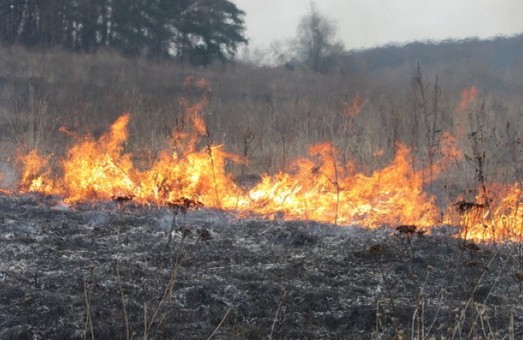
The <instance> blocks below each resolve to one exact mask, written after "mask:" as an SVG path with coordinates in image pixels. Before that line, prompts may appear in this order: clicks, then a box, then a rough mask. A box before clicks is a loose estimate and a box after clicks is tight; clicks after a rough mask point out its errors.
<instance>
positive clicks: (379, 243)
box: [0, 195, 523, 339]
mask: <svg viewBox="0 0 523 340" xmlns="http://www.w3.org/2000/svg"><path fill="white" fill-rule="evenodd" d="M0 207H1V209H2V212H3V216H2V233H1V234H0V235H1V239H2V244H3V245H4V246H3V247H2V248H1V250H0V259H1V265H0V273H1V281H0V285H1V290H2V297H1V299H0V307H1V308H0V311H1V312H0V329H1V331H0V337H1V338H2V339H32V338H34V337H41V338H52V339H77V338H78V339H83V338H88V339H90V338H95V339H107V338H112V339H116V338H126V337H130V338H154V339H158V338H183V339H201V338H216V339H266V338H274V339H280V338H302V339H303V338H323V339H325V338H351V339H391V338H394V337H395V338H398V339H407V338H411V337H412V338H416V339H423V338H425V337H431V336H435V337H437V338H444V337H447V338H478V339H479V338H483V339H487V338H489V339H490V338H495V339H502V338H509V339H512V338H515V337H516V335H518V334H521V333H522V332H523V328H522V327H523V326H522V325H523V317H522V315H523V314H522V313H523V310H522V308H521V296H522V295H521V293H522V292H521V289H522V282H523V274H522V272H521V267H522V265H523V252H522V249H521V246H520V245H516V244H497V245H495V244H482V245H477V244H475V243H473V242H464V241H463V240H460V239H456V238H454V237H452V236H453V235H455V234H456V233H457V232H458V230H457V228H455V227H454V228H451V227H440V228H439V229H437V231H435V232H434V233H433V234H432V235H427V236H421V235H417V234H414V235H410V234H406V233H402V232H401V231H397V230H395V229H393V228H379V229H377V230H369V229H366V228H360V227H356V226H347V227H344V228H340V227H336V226H333V225H326V224H319V223H315V222H307V221H294V222H285V221H274V220H272V221H267V220H263V219H246V218H243V219H238V218H236V217H235V216H234V215H231V214H226V213H223V212H220V211H213V210H208V209H203V210H198V211H190V212H188V213H187V214H186V215H175V214H174V213H173V211H172V210H170V209H150V208H149V209H145V208H143V207H141V208H140V207H137V206H133V205H132V204H127V205H125V206H123V207H121V208H120V209H119V208H118V206H117V204H115V203H103V204H102V203H100V204H97V205H94V206H93V205H78V206H76V207H75V209H66V208H65V207H64V206H63V204H62V203H61V201H60V200H58V199H56V198H52V197H42V196H34V195H29V196H22V197H1V201H0ZM173 219H174V220H173ZM171 232H172V234H171ZM169 235H171V236H169Z"/></svg>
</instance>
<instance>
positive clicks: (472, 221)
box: [448, 183, 523, 242]
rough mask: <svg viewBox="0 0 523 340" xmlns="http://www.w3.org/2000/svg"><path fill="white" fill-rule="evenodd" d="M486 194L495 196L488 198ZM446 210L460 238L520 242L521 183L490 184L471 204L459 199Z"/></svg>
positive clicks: (522, 215) (522, 229) (522, 226)
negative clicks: (452, 207)
mask: <svg viewBox="0 0 523 340" xmlns="http://www.w3.org/2000/svg"><path fill="white" fill-rule="evenodd" d="M489 193H495V195H490V196H491V197H490V196H489ZM454 206H455V208H456V209H454V210H449V216H448V218H449V220H448V222H449V223H452V224H455V225H461V226H462V230H461V233H460V236H461V237H463V238H465V239H472V240H476V241H477V240H494V241H514V242H521V241H522V240H523V197H522V189H521V184H520V183H514V184H512V185H505V184H501V183H493V184H490V185H489V186H488V188H486V190H485V192H483V190H482V192H481V193H480V194H478V195H476V198H475V200H474V202H466V201H464V200H460V201H458V202H456V203H455V204H454Z"/></svg>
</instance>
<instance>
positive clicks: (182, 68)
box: [0, 48, 523, 339]
mask: <svg viewBox="0 0 523 340" xmlns="http://www.w3.org/2000/svg"><path fill="white" fill-rule="evenodd" d="M0 53H1V54H2V56H3V58H2V60H0V145H1V146H2V154H0V173H1V178H0V179H1V181H0V189H1V195H2V196H1V197H0V209H1V211H2V213H3V215H2V221H1V226H0V237H1V239H2V242H3V243H4V244H5V245H7V246H6V247H2V249H1V250H0V259H1V263H2V264H1V267H0V287H1V290H2V292H4V294H2V297H1V300H0V304H1V306H0V310H1V311H2V312H0V329H2V331H1V332H2V333H0V337H1V338H8V339H9V338H13V339H15V338H34V337H35V336H36V337H43V338H172V337H180V338H202V337H205V338H207V337H209V338H213V337H215V338H237V339H253V338H369V339H386V338H397V339H406V338H417V339H424V338H431V337H433V336H434V337H436V338H443V337H447V338H455V339H459V338H478V339H479V338H496V339H497V338H508V339H512V338H515V337H519V336H520V335H521V334H523V329H522V328H521V326H520V325H521V324H522V320H523V310H521V301H520V300H521V296H522V292H521V289H522V283H523V250H522V249H521V237H522V232H523V215H522V208H523V202H522V200H521V176H522V175H523V166H522V165H523V163H522V156H523V155H522V151H523V147H522V145H521V140H522V138H523V136H522V134H521V131H523V126H522V121H521V119H520V117H521V107H523V106H522V104H523V103H522V98H521V96H520V93H521V89H522V88H523V86H522V84H520V83H521V81H520V80H519V79H523V78H520V77H518V75H519V74H520V73H521V68H520V67H519V65H520V61H518V62H516V63H505V64H501V66H500V65H495V66H492V67H491V66H490V65H483V64H481V62H479V61H477V60H476V62H474V60H472V61H471V60H468V61H463V60H458V61H456V60H453V61H448V63H447V64H445V63H444V61H441V62H434V61H432V62H429V63H426V64H424V63H423V62H420V61H419V60H418V61H412V60H408V61H405V62H404V63H403V64H398V65H393V66H380V67H377V66H376V65H374V66H373V60H372V59H369V60H367V61H366V62H361V60H362V58H363V57H364V56H365V53H364V52H361V53H360V54H356V55H354V56H353V59H354V60H359V61H358V62H357V63H356V62H355V63H354V64H347V65H346V67H340V68H339V69H338V70H337V71H336V72H332V73H324V74H323V73H313V72H310V71H308V70H306V69H302V68H299V67H298V68H296V67H294V66H292V65H285V66H279V67H255V66H252V65H246V64H241V63H234V64H228V65H213V66H211V67H208V68H195V67H190V66H187V65H184V64H179V63H173V62H167V61H151V60H144V59H124V58H122V57H121V56H119V55H116V54H114V53H111V52H108V51H100V52H98V53H96V54H92V55H83V54H70V53H66V52H63V51H58V50H57V51H48V52H39V51H27V50H25V49H21V48H9V49H4V48H1V49H0ZM363 59H364V58H363ZM516 59H517V58H516ZM478 60H481V58H478ZM517 60H519V59H517ZM362 65H363V66H362ZM365 65H367V66H365ZM369 65H370V66H369ZM291 66H292V67H291Z"/></svg>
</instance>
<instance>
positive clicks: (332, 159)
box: [19, 82, 523, 241]
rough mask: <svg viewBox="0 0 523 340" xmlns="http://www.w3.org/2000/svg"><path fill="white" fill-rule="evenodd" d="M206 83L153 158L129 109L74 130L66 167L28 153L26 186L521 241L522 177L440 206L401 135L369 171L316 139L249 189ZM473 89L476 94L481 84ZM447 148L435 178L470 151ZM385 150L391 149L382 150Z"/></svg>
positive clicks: (74, 195)
mask: <svg viewBox="0 0 523 340" xmlns="http://www.w3.org/2000/svg"><path fill="white" fill-rule="evenodd" d="M197 90H198V91H203V92H204V98H203V100H201V101H199V102H196V103H192V102H189V101H186V100H182V101H181V102H180V104H181V106H182V107H183V109H184V116H183V117H182V118H180V123H179V124H177V125H176V126H175V128H174V129H173V131H172V132H171V135H170V148H169V149H166V150H163V151H162V152H160V154H159V156H158V157H157V159H156V160H154V161H153V162H152V163H151V165H150V166H149V167H146V168H140V169H138V168H137V167H135V165H134V163H133V158H134V156H133V154H132V153H130V152H128V151H127V150H126V141H127V138H128V131H127V129H128V125H129V122H130V120H131V115H130V114H129V113H125V114H123V115H122V116H120V117H119V118H118V119H116V121H115V122H114V123H113V124H112V125H111V127H110V128H109V130H108V131H107V132H106V133H104V134H103V135H102V136H101V137H99V138H98V139H96V138H93V137H92V136H85V137H82V138H80V137H78V136H76V134H74V133H71V134H70V136H72V137H73V138H74V139H75V140H76V143H74V144H73V145H72V146H71V147H70V148H69V149H68V151H67V153H66V155H65V157H64V158H63V159H62V160H60V161H59V162H58V163H57V164H59V169H58V171H57V172H53V171H52V170H51V168H52V167H51V166H50V157H49V156H46V157H44V156H40V155H39V154H38V153H37V152H36V151H34V150H33V151H30V152H28V153H27V154H25V155H22V156H20V157H19V163H20V165H21V176H20V185H19V190H20V191H21V192H41V193H45V194H54V195H60V196H62V197H63V198H64V200H65V201H66V202H68V203H74V202H79V201H88V200H111V199H115V198H126V199H132V200H134V201H136V202H139V203H144V204H155V205H168V204H170V203H172V202H176V201H177V200H179V199H180V198H182V197H186V198H189V199H192V200H195V201H198V202H202V203H203V205H205V206H207V207H212V208H218V209H226V210H233V211H235V212H237V213H238V214H239V215H247V214H252V213H255V214H257V215H260V216H265V217H270V218H282V219H288V220H290V219H293V220H295V219H299V220H314V221H320V222H327V223H333V224H336V225H351V224H353V225H358V226H365V227H369V228H376V227H378V226H383V225H389V226H399V225H409V226H411V225H415V226H417V227H423V228H430V227H433V226H435V225H441V224H442V223H446V224H451V225H455V226H459V227H460V230H461V234H460V236H461V237H463V238H467V239H474V240H510V241H515V240H517V241H520V240H521V236H522V233H523V232H522V230H523V216H522V208H523V205H522V204H523V203H522V200H521V190H522V189H521V184H520V183H516V184H513V185H509V186H507V185H502V184H499V183H498V184H491V185H489V186H488V187H484V188H483V189H482V190H481V191H480V194H478V195H477V197H476V198H475V200H474V201H473V202H466V201H463V200H461V201H458V202H455V203H454V204H452V205H450V206H449V207H447V208H445V207H443V208H442V207H438V206H437V205H436V199H435V197H433V196H431V195H429V194H428V193H427V192H426V191H425V190H424V186H425V185H426V184H428V183H425V182H424V180H426V176H423V173H424V171H426V169H421V170H416V169H414V168H413V165H412V164H413V163H414V162H413V160H412V155H411V152H410V150H409V149H408V148H407V147H406V146H404V145H402V144H397V146H396V150H395V151H396V152H395V155H394V158H393V159H392V160H391V161H390V163H389V164H388V165H386V166H384V167H383V168H381V169H376V170H374V171H373V172H371V173H367V174H365V173H360V172H356V171H355V169H357V168H358V166H356V165H355V164H354V163H352V162H346V161H341V159H344V158H343V157H340V155H339V154H338V150H336V148H335V147H334V146H333V145H332V144H331V143H320V144H316V145H313V146H311V147H309V150H308V154H307V155H306V156H305V157H303V158H300V159H297V160H295V161H294V163H292V165H291V166H290V167H289V170H288V171H281V172H278V173H276V174H274V175H269V174H265V175H262V176H261V181H260V183H258V184H257V185H255V186H254V187H253V188H252V189H250V190H245V189H243V188H241V187H240V186H238V185H237V184H236V183H235V181H234V180H233V179H232V176H231V174H229V173H227V171H226V165H227V164H228V163H229V162H238V163H241V162H245V160H244V159H243V158H242V157H240V156H237V155H234V154H230V153H227V152H226V151H225V148H224V147H223V146H222V145H216V144H214V143H213V141H212V136H211V134H210V133H209V131H208V129H207V127H206V125H205V121H204V119H203V118H202V116H201V113H202V112H203V110H204V109H205V107H206V104H207V93H208V92H209V91H210V87H209V86H208V84H207V83H206V82H198V83H197ZM466 93H467V95H466V96H465V97H467V98H469V97H470V96H471V94H475V93H476V90H475V88H474V90H467V91H466ZM358 102H359V103H360V104H357V103H358ZM354 103H356V104H357V105H356V104H354ZM362 103H363V101H362V100H355V101H354V102H353V104H354V105H352V106H355V105H356V106H358V107H359V109H358V111H359V110H361V105H362ZM467 105H468V104H467ZM351 112H352V111H351ZM440 147H441V157H440V158H439V159H436V160H435V162H434V164H432V168H431V171H432V173H433V175H434V177H436V176H437V175H438V174H440V173H441V172H442V171H444V170H445V169H446V167H448V165H449V164H450V163H451V162H453V161H457V160H459V159H460V158H461V157H462V153H461V151H460V150H459V148H458V147H457V146H456V140H455V138H454V137H453V136H452V135H450V134H448V133H444V134H443V135H442V138H441V140H440ZM383 155H384V152H383V150H378V151H376V152H375V154H374V156H375V157H383ZM431 177H432V176H431ZM442 210H446V211H442ZM441 216H444V219H443V220H442V219H441Z"/></svg>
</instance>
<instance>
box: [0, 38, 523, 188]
mask: <svg viewBox="0 0 523 340" xmlns="http://www.w3.org/2000/svg"><path fill="white" fill-rule="evenodd" d="M0 53H1V54H2V55H3V56H4V57H3V58H2V59H1V60H0V127H1V130H0V132H1V135H0V143H1V144H2V145H4V146H9V147H4V150H6V154H5V155H3V158H4V160H5V159H7V158H8V157H10V156H9V155H10V154H11V150H13V149H14V148H15V147H19V146H20V145H23V146H25V147H27V148H36V149H38V150H41V151H43V152H46V153H54V154H60V153H61V152H63V151H64V150H63V149H64V146H65V145H67V144H68V143H70V142H71V141H72V140H73V139H72V138H70V137H68V136H66V135H64V134H63V133H61V132H59V128H60V127H66V128H67V130H68V131H70V132H72V133H73V134H76V135H80V136H81V135H84V134H87V133H92V134H94V135H99V134H100V133H101V132H102V131H104V129H105V128H106V127H107V126H108V125H109V124H110V123H111V122H112V121H113V120H114V119H115V118H116V117H117V116H119V115H120V114H122V113H123V112H130V113H131V114H132V122H131V126H130V133H131V136H130V139H129V142H128V144H127V148H128V149H129V151H132V152H135V153H136V154H137V155H138V157H137V158H138V159H137V162H139V163H140V164H143V166H146V165H147V162H150V160H151V159H153V158H154V157H155V155H156V153H157V152H158V151H159V150H161V149H163V148H165V147H166V145H167V144H166V143H167V139H168V136H169V134H170V129H171V128H172V127H174V126H175V124H176V121H177V119H179V118H180V117H181V115H182V109H181V108H180V105H179V101H180V98H182V97H185V98H189V99H191V98H194V97H197V96H198V95H199V93H198V91H193V90H191V89H187V88H184V86H183V83H184V79H185V78H186V77H188V76H192V77H194V78H196V79H197V78H205V79H208V80H209V82H210V84H211V86H212V93H211V95H210V98H209V104H208V107H207V109H206V112H204V116H205V118H206V120H207V123H208V126H209V131H210V133H211V134H212V138H213V141H214V142H216V143H223V144H225V145H226V147H227V149H228V150H229V151H232V152H235V153H237V154H241V155H245V156H247V157H248V158H249V160H250V163H249V165H248V166H244V165H242V166H240V165H238V166H235V167H234V168H232V169H230V170H232V171H233V172H235V173H237V174H240V173H242V174H244V173H262V172H275V171H278V170H281V169H286V168H288V167H289V166H290V165H291V163H292V160H293V159H295V158H296V157H298V156H301V155H304V154H305V153H306V150H307V146H308V145H311V144H313V143H317V142H321V141H332V142H333V143H334V145H335V146H336V147H337V148H338V149H339V152H340V154H341V155H342V158H343V160H355V161H357V162H358V163H359V164H361V165H360V166H359V168H358V170H361V171H366V172H368V171H372V170H373V169H375V168H376V167H380V166H382V165H383V164H386V163H387V162H388V161H389V160H390V159H391V157H392V155H393V153H394V148H395V145H396V143H397V142H402V143H404V144H406V145H407V146H409V147H412V148H413V150H414V153H415V155H416V158H415V160H416V161H415V162H416V163H415V166H416V168H418V169H419V168H422V167H424V166H426V165H427V164H429V163H431V162H433V158H434V157H436V156H437V155H434V146H435V144H436V142H437V141H438V139H439V137H440V135H439V134H440V133H441V131H449V132H451V133H453V134H455V135H456V134H457V135H459V136H458V137H459V141H458V142H459V144H460V146H461V147H462V149H463V150H464V152H465V154H467V153H468V156H470V157H473V156H471V155H472V153H473V150H472V143H471V140H470V138H469V135H470V133H472V132H475V131H474V130H477V129H478V126H477V124H476V125H474V124H472V123H471V122H473V121H474V119H475V117H476V116H477V115H478V114H480V115H481V117H480V120H481V124H482V126H481V127H482V128H483V129H484V131H485V134H484V136H483V139H482V141H481V143H482V145H481V147H482V148H483V149H485V153H486V154H485V159H486V160H487V161H486V163H485V164H483V165H482V167H483V171H484V176H485V178H487V179H501V180H507V179H510V180H513V179H514V178H519V177H520V176H521V169H520V166H517V164H519V160H520V157H521V152H522V151H521V147H520V144H519V141H520V140H521V139H522V136H521V131H522V130H523V129H522V126H521V125H522V124H523V123H522V121H521V119H519V117H520V113H521V112H520V111H521V109H520V107H523V105H522V104H523V103H522V99H521V97H520V96H518V95H515V94H513V93H515V92H517V91H513V92H510V93H500V92H498V91H497V90H496V89H497V87H495V86H494V85H491V84H496V82H497V83H499V82H503V79H504V78H503V77H504V76H503V75H500V74H490V73H489V70H488V68H486V69H483V70H482V72H481V73H480V74H475V76H474V77H470V76H466V74H467V72H469V71H470V72H473V71H474V69H475V68H476V66H475V65H474V63H471V65H470V67H469V68H467V66H466V65H461V68H460V69H452V68H451V67H446V68H442V67H440V66H434V67H432V68H428V69H423V75H422V78H420V79H418V83H417V84H416V82H413V79H415V75H416V72H415V70H416V65H415V64H414V65H410V67H409V68H405V67H403V68H401V69H400V68H394V69H385V70H383V71H381V72H380V73H379V74H376V73H374V72H372V70H369V71H367V72H360V71H351V70H342V72H337V73H332V74H315V73H310V72H307V71H305V70H301V69H295V70H289V69H286V68H284V67H281V68H268V67H264V68H257V67H254V66H249V65H243V64H230V65H225V66H223V65H222V66H220V65H218V66H213V67H212V68H194V67H189V66H187V65H183V64H179V63H175V62H167V61H163V62H158V61H157V62H152V61H147V60H143V59H124V58H122V57H121V56H119V55H117V54H114V53H111V52H108V51H102V52H99V53H97V54H95V55H83V54H70V53H68V52H64V51H58V50H57V51H50V52H45V53H42V52H34V51H33V52H31V51H27V50H25V49H22V48H16V47H15V48H9V49H7V48H0ZM514 72H516V70H514ZM517 72H520V71H517ZM436 76H438V88H439V89H440V91H441V93H440V94H439V95H438V98H437V101H438V102H437V105H438V111H437V116H434V115H431V112H433V111H431V110H432V109H430V108H428V109H427V108H425V109H423V107H420V99H419V96H420V92H419V91H420V89H421V88H423V86H425V87H426V90H427V94H426V95H427V98H425V99H424V100H425V101H426V102H425V103H424V105H427V106H430V105H431V103H432V102H433V99H432V98H431V97H430V95H431V94H430V91H431V89H432V88H434V83H435V79H436ZM512 77H513V75H512ZM471 79H476V80H479V81H480V83H478V84H475V85H477V86H478V88H479V90H480V94H479V97H478V99H477V100H476V101H475V102H474V103H473V104H472V106H471V107H470V108H469V111H468V113H467V114H466V115H460V114H458V112H457V109H456V108H457V107H458V102H459V97H460V93H461V91H462V89H463V88H465V87H468V86H470V85H471V83H470V80H471ZM492 79H494V80H495V82H494V81H493V80H492ZM511 79H512V78H511ZM482 81H484V82H482ZM507 83H510V79H507ZM356 98H361V100H362V106H361V110H360V111H359V113H358V114H356V115H353V116H350V115H348V114H347V105H351V103H352V102H353V101H354V100H355V99H356ZM424 110H425V111H424ZM424 112H425V113H424ZM433 118H434V121H432V120H430V129H429V127H428V126H427V123H428V122H429V121H428V120H427V119H433ZM429 130H430V131H429ZM246 134H248V138H247V139H246ZM429 137H430V138H429ZM376 155H379V156H376ZM475 171H477V164H475V163H474V162H467V161H462V162H460V164H459V165H454V169H453V168H451V169H450V170H449V172H448V174H447V175H448V176H450V178H452V179H454V180H453V185H457V184H458V185H460V186H462V187H463V186H465V187H467V186H468V185H476V184H477V183H475V180H474V176H475V175H474V174H475ZM456 179H458V180H459V181H460V183H455V182H456ZM441 181H442V182H445V183H446V184H448V182H447V179H446V178H445V175H444V176H443V177H442V180H441ZM435 190H436V189H435Z"/></svg>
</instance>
